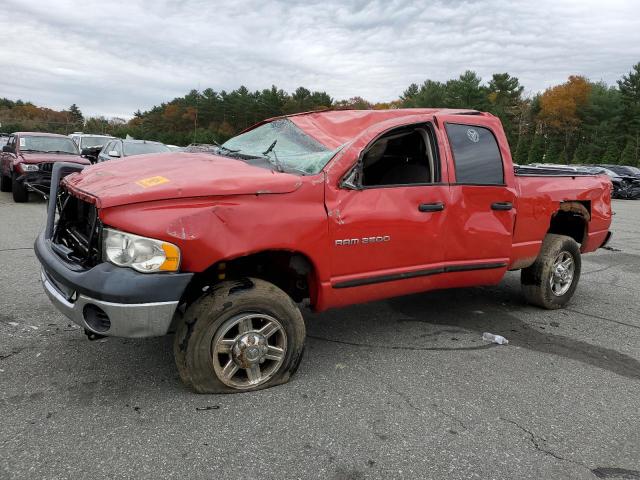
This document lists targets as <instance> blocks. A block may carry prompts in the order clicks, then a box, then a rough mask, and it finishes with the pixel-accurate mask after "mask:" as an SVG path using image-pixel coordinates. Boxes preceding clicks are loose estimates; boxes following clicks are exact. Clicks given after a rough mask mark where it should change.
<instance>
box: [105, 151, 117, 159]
mask: <svg viewBox="0 0 640 480" xmlns="http://www.w3.org/2000/svg"><path fill="white" fill-rule="evenodd" d="M107 155H109V156H110V157H114V158H120V154H119V153H118V152H116V151H115V150H109V153H108V154H107Z"/></svg>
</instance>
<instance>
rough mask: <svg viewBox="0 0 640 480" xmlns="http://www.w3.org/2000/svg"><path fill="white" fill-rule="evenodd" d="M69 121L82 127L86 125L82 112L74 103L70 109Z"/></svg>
mask: <svg viewBox="0 0 640 480" xmlns="http://www.w3.org/2000/svg"><path fill="white" fill-rule="evenodd" d="M69 119H70V121H71V123H74V124H76V125H79V126H82V125H83V124H84V117H83V116H82V112H81V111H80V109H79V108H78V106H77V105H76V104H75V103H73V104H72V105H71V106H70V107H69Z"/></svg>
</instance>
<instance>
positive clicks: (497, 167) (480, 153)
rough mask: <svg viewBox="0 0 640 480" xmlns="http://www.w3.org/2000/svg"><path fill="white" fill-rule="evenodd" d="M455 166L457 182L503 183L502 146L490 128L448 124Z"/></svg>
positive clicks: (478, 183) (477, 183) (448, 134)
mask: <svg viewBox="0 0 640 480" xmlns="http://www.w3.org/2000/svg"><path fill="white" fill-rule="evenodd" d="M446 128H447V136H448V137H449V144H450V145H451V150H452V151H453V160H454V162H455V166H456V182H457V183H471V184H476V185H502V184H504V172H503V170H502V157H501V156H500V149H499V148H498V143H497V142H496V137H494V135H493V133H492V132H491V130H489V129H488V128H484V127H478V126H476V125H458V124H452V123H448V124H447V125H446Z"/></svg>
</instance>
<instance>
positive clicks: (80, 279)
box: [35, 109, 611, 393]
mask: <svg viewBox="0 0 640 480" xmlns="http://www.w3.org/2000/svg"><path fill="white" fill-rule="evenodd" d="M58 168H59V169H62V166H60V167H58ZM66 168H68V169H73V168H74V167H72V166H71V167H66ZM81 168H82V167H76V169H77V170H80V169H81ZM56 172H57V173H56V174H58V173H60V174H62V173H63V172H61V171H60V172H58V169H56ZM610 198H611V182H610V180H609V179H608V178H607V177H605V176H604V175H589V174H587V173H575V172H570V173H567V174H560V173H558V172H555V173H551V174H545V173H544V172H540V171H538V170H535V169H529V170H528V169H526V168H523V169H514V166H513V163H512V160H511V153H510V151H509V148H508V144H507V139H506V137H505V134H504V131H503V128H502V125H501V124H500V121H499V119H498V118H496V117H494V116H492V115H490V114H486V113H480V112H475V111H468V110H442V109H405V110H402V109H398V110H386V111H385V110H381V111H375V110H373V111H355V110H352V111H349V110H345V111H324V112H313V113H305V114H299V115H291V116H288V117H280V118H275V119H270V120H266V121H264V122H261V123H259V124H257V125H255V126H254V127H252V128H250V129H248V130H247V131H245V132H243V133H242V134H240V135H238V136H236V137H234V138H232V139H230V140H229V141H227V142H226V143H225V144H224V145H222V146H221V147H220V148H219V149H218V150H217V152H216V153H215V154H212V153H173V154H167V155H147V156H145V157H144V158H140V159H138V160H137V161H135V162H131V163H130V164H128V165H127V168H122V164H121V163H119V164H115V163H111V164H110V163H109V162H107V163H103V164H98V165H94V166H92V167H89V168H86V169H85V170H84V171H82V172H79V173H73V174H71V175H69V176H67V177H66V178H64V180H63V181H62V182H61V184H60V188H59V190H58V192H57V194H56V196H55V197H53V198H51V200H50V203H49V212H48V221H47V228H46V229H45V231H44V232H43V233H42V234H41V235H40V236H39V237H38V239H37V241H36V245H35V251H36V254H37V256H38V258H39V260H40V262H41V264H42V281H43V284H44V288H45V291H46V292H47V294H48V296H49V297H50V299H51V301H52V302H53V303H54V305H55V306H56V307H57V308H58V309H59V310H60V311H61V312H63V313H64V314H65V315H67V316H68V317H69V318H70V319H71V320H73V321H74V322H76V323H77V324H79V325H81V326H82V327H83V328H85V329H86V331H87V332H88V335H90V336H92V337H94V338H95V337H96V336H99V335H113V336H121V337H148V336H157V335H164V334H166V333H167V332H170V331H173V330H174V329H175V330H176V334H175V340H174V353H175V359H176V364H177V366H178V371H179V373H180V377H181V378H182V380H183V381H184V383H185V384H186V385H188V386H190V387H191V388H193V389H194V390H196V391H198V392H228V393H232V392H239V391H249V390H257V389H261V388H266V387H270V386H273V385H277V384H281V383H284V382H286V381H288V380H289V378H290V376H291V375H293V373H294V372H295V371H296V369H297V367H298V364H299V363H300V359H301V357H302V352H303V349H304V341H305V325H304V321H303V319H302V315H301V313H300V310H299V308H298V303H299V302H302V301H304V300H305V299H306V301H307V302H308V303H309V305H310V307H311V308H312V309H314V310H316V311H323V310H326V309H328V308H332V307H341V306H345V305H349V304H354V303H359V302H368V301H372V300H379V299H383V298H388V297H393V296H397V295H406V294H410V293H416V292H424V291H427V290H434V289H442V288H454V287H469V286H477V285H494V284H497V283H498V282H500V280H501V279H502V277H503V276H504V274H505V273H506V272H507V271H509V270H521V272H522V273H521V282H522V288H523V292H524V296H525V298H526V299H527V300H528V301H529V302H530V303H532V304H535V305H538V306H540V307H543V308H547V309H556V308H561V307H563V306H564V305H566V303H567V302H568V301H569V300H570V299H571V297H572V296H573V293H574V291H575V290H576V287H577V284H578V279H579V277H580V270H581V254H583V253H587V252H592V251H594V250H596V249H597V248H599V247H602V246H603V245H605V244H606V243H607V241H608V239H609V237H610V232H609V226H610V224H611V201H610ZM56 211H57V213H58V218H59V220H58V222H57V224H55V222H54V220H55V218H56ZM428 314H429V312H425V315H428Z"/></svg>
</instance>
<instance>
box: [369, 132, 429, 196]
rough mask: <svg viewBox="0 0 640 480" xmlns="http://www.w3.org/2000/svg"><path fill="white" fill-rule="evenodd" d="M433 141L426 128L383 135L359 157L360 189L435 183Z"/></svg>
mask: <svg viewBox="0 0 640 480" xmlns="http://www.w3.org/2000/svg"><path fill="white" fill-rule="evenodd" d="M436 151H437V150H436V148H435V140H434V136H433V133H432V131H431V129H430V128H429V127H428V126H427V125H411V126H409V127H401V128H397V129H394V130H391V131H390V132H387V133H385V134H384V135H382V136H381V137H380V138H378V139H377V140H375V141H374V142H373V143H371V144H370V145H369V146H368V147H367V148H366V150H365V151H364V154H363V156H362V186H363V187H376V186H391V185H412V184H425V183H434V182H437V181H439V176H438V174H439V172H438V167H437V156H436V154H435V152H436Z"/></svg>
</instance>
